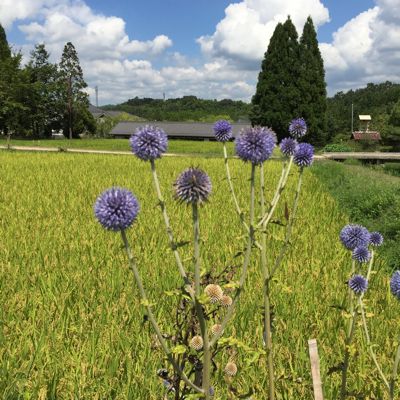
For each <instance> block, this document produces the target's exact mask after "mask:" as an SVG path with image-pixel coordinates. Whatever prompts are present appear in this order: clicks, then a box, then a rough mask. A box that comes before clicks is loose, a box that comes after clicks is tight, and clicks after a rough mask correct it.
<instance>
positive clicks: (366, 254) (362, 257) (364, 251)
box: [352, 246, 371, 263]
mask: <svg viewBox="0 0 400 400" xmlns="http://www.w3.org/2000/svg"><path fill="white" fill-rule="evenodd" d="M352 258H353V260H356V261H358V262H359V263H367V262H368V261H369V260H370V259H371V253H370V251H369V250H368V248H367V247H364V246H359V247H356V248H355V249H354V250H353V254H352Z"/></svg>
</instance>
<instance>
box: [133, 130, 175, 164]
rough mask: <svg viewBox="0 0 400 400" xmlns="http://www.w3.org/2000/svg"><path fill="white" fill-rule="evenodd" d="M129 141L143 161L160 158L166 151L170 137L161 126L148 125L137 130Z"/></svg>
mask: <svg viewBox="0 0 400 400" xmlns="http://www.w3.org/2000/svg"><path fill="white" fill-rule="evenodd" d="M129 143H130V145H131V148H132V152H133V154H135V155H136V156H137V157H139V158H140V159H141V160H143V161H150V160H155V159H156V158H160V157H161V155H162V154H163V153H165V152H166V150H167V146H168V137H167V134H166V133H165V132H164V131H163V130H162V129H161V128H158V127H156V126H152V125H146V126H142V127H140V128H138V129H137V130H136V132H135V133H134V134H133V135H132V136H131V138H130V140H129Z"/></svg>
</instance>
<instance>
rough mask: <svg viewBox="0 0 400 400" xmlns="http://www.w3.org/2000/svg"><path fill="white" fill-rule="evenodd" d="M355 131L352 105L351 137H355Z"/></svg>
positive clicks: (352, 106)
mask: <svg viewBox="0 0 400 400" xmlns="http://www.w3.org/2000/svg"><path fill="white" fill-rule="evenodd" d="M353 131H354V105H353V103H351V136H353Z"/></svg>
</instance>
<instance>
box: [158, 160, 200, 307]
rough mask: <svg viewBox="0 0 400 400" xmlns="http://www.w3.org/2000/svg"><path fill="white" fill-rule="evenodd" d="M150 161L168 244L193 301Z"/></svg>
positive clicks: (191, 291)
mask: <svg viewBox="0 0 400 400" xmlns="http://www.w3.org/2000/svg"><path fill="white" fill-rule="evenodd" d="M150 163H151V172H152V174H153V181H154V186H155V188H156V192H157V198H158V202H159V205H160V208H161V211H162V215H163V217H164V223H165V227H166V229H167V235H168V239H169V245H170V247H171V250H172V251H173V253H174V256H175V261H176V265H177V266H178V270H179V273H180V274H181V277H182V278H183V281H184V283H185V289H186V291H187V292H188V293H189V294H190V296H191V298H192V300H193V302H194V293H193V290H192V287H191V282H190V280H189V278H188V276H187V274H186V271H185V268H184V267H183V263H182V260H181V257H180V255H179V252H178V246H177V244H176V242H175V239H174V234H173V232H172V228H171V225H170V222H169V216H168V213H167V208H166V205H165V201H164V198H163V196H162V193H161V188H160V182H159V180H158V176H157V171H156V166H155V162H154V160H150Z"/></svg>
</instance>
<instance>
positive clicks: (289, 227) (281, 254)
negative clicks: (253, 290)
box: [269, 168, 303, 279]
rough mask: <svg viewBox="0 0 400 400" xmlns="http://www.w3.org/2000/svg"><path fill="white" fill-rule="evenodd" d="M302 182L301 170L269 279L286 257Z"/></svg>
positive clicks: (301, 170)
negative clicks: (280, 244)
mask: <svg viewBox="0 0 400 400" xmlns="http://www.w3.org/2000/svg"><path fill="white" fill-rule="evenodd" d="M302 182H303V168H301V169H300V174H299V180H298V182H297V187H296V193H295V196H294V200H293V207H292V213H291V215H290V216H289V221H287V225H286V233H285V241H284V243H283V245H282V247H281V250H280V251H279V254H278V256H277V257H276V260H275V264H274V266H273V267H272V269H271V272H270V277H269V279H272V277H273V276H274V274H275V272H276V270H277V269H278V268H279V266H280V265H281V262H282V261H283V258H284V257H285V255H286V251H287V250H288V248H289V244H290V239H291V237H292V228H293V225H294V222H295V220H296V213H297V208H298V205H299V198H300V191H301V186H302Z"/></svg>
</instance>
